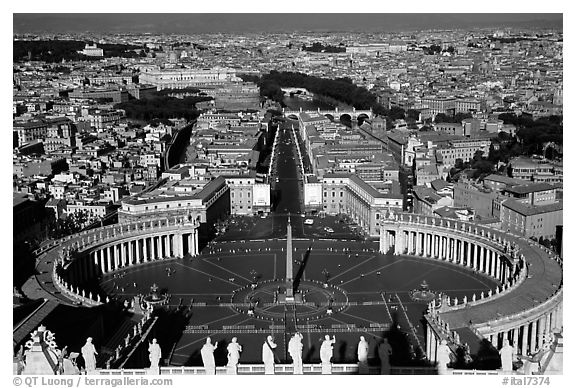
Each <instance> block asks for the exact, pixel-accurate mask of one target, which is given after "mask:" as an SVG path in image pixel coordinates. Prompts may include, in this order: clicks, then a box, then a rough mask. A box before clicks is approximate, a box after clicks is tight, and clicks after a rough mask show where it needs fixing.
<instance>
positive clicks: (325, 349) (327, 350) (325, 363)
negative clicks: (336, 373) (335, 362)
mask: <svg viewBox="0 0 576 388" xmlns="http://www.w3.org/2000/svg"><path fill="white" fill-rule="evenodd" d="M335 343H336V337H335V336H332V339H330V336H329V335H328V334H326V335H325V336H324V341H322V346H320V360H321V361H322V374H323V375H328V374H332V364H331V362H330V360H331V359H332V355H333V353H334V350H333V346H332V345H333V344H335Z"/></svg>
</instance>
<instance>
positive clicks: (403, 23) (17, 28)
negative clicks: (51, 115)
mask: <svg viewBox="0 0 576 388" xmlns="http://www.w3.org/2000/svg"><path fill="white" fill-rule="evenodd" d="M562 17H563V15H562V14H561V13H527V14H508V13H479V14H476V13H448V14H445V13H442V14H440V13H438V14H426V13H412V14H407V13H378V14H345V13H322V14H317V13H311V14H296V13H262V14H256V13H188V14H164V13H154V14H117V13H109V14H106V13H99V14H88V13H81V14H78V13H69V14H63V13H54V14H40V13H15V14H13V22H14V28H13V30H14V33H16V34H25V33H82V32H92V33H105V32H111V33H123V32H126V33H128V32H132V33H160V34H162V33H166V34H187V33H188V34H202V33H258V32H285V33H289V32H308V31H310V32H332V31H338V32H346V31H349V32H361V31H362V32H393V31H413V30H427V29H456V28H471V27H476V28H481V27H500V26H501V27H511V28H514V27H528V26H530V27H533V28H534V27H537V28H552V29H562V28H563V21H562Z"/></svg>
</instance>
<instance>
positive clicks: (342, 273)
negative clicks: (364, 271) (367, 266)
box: [331, 256, 376, 284]
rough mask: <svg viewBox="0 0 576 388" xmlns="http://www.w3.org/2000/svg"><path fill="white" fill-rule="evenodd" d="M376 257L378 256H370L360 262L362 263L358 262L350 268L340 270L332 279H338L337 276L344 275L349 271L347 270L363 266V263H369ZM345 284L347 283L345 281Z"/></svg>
mask: <svg viewBox="0 0 576 388" xmlns="http://www.w3.org/2000/svg"><path fill="white" fill-rule="evenodd" d="M375 258H376V256H370V257H369V258H368V259H366V260H364V261H362V262H360V263H358V264H356V265H353V266H352V267H350V268H348V269H347V270H345V271H342V272H340V273H339V274H338V275H336V276H334V277H332V278H331V280H334V279H336V278H337V277H339V276H342V275H344V274H345V273H347V272H349V271H352V270H353V269H354V268H356V267H359V266H361V265H362V264H364V263H367V262H369V261H370V260H372V259H375ZM344 284H345V283H344Z"/></svg>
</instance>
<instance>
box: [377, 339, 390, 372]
mask: <svg viewBox="0 0 576 388" xmlns="http://www.w3.org/2000/svg"><path fill="white" fill-rule="evenodd" d="M391 355H392V346H390V344H389V343H388V338H384V340H383V341H382V343H381V344H380V346H378V357H380V374H381V375H388V374H390V356H391Z"/></svg>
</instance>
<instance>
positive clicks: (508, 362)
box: [500, 341, 515, 373]
mask: <svg viewBox="0 0 576 388" xmlns="http://www.w3.org/2000/svg"><path fill="white" fill-rule="evenodd" d="M514 355H515V351H514V348H513V347H512V346H510V343H509V342H508V341H504V344H503V346H502V348H501V349H500V361H501V363H502V371H503V372H505V373H512V369H513V368H512V363H513V362H514Z"/></svg>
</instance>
